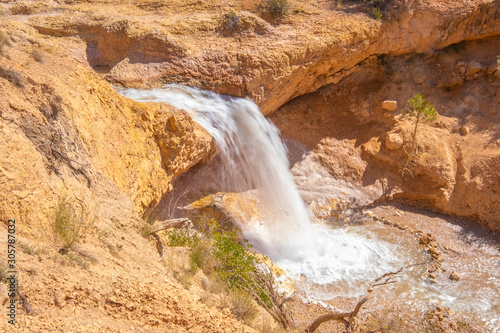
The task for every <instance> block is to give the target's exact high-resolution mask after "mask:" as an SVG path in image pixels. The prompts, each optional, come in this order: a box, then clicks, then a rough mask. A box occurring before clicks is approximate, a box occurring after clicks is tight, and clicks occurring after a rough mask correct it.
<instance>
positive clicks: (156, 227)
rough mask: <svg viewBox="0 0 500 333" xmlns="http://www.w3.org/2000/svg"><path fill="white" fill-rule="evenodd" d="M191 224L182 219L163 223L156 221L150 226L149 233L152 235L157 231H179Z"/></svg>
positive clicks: (187, 220)
mask: <svg viewBox="0 0 500 333" xmlns="http://www.w3.org/2000/svg"><path fill="white" fill-rule="evenodd" d="M190 223H191V220H190V219H188V218H186V217H183V218H180V219H171V220H164V221H156V222H155V223H154V224H153V225H152V226H151V229H150V230H149V232H150V233H152V234H154V233H157V232H158V231H162V230H167V229H172V228H175V229H180V228H185V227H187V226H188V225H189V224H190Z"/></svg>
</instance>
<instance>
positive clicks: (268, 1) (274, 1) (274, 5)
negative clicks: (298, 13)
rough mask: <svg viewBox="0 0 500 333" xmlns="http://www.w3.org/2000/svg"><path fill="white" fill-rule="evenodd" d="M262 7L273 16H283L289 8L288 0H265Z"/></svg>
mask: <svg viewBox="0 0 500 333" xmlns="http://www.w3.org/2000/svg"><path fill="white" fill-rule="evenodd" d="M264 9H265V10H266V11H267V12H269V13H270V14H271V15H273V16H283V15H285V14H286V13H287V12H288V10H289V9H290V5H289V3H288V0H265V1H264Z"/></svg>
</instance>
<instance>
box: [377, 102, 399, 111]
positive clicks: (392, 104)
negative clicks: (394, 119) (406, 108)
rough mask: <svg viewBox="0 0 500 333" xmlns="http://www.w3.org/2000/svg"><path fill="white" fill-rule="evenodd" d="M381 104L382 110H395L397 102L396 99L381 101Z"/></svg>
mask: <svg viewBox="0 0 500 333" xmlns="http://www.w3.org/2000/svg"><path fill="white" fill-rule="evenodd" d="M381 106H382V109H384V110H387V111H395V110H396V109H397V108H398V102H396V101H383V102H382V104H381Z"/></svg>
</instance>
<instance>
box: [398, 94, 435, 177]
mask: <svg viewBox="0 0 500 333" xmlns="http://www.w3.org/2000/svg"><path fill="white" fill-rule="evenodd" d="M402 112H403V114H405V115H407V116H410V117H412V118H415V127H414V129H413V136H412V143H411V151H410V153H409V154H408V160H407V161H406V164H405V166H404V167H403V170H402V171H401V176H402V177H404V175H405V171H408V172H410V174H411V171H410V170H409V169H408V166H409V165H410V163H411V161H412V160H413V157H414V155H415V153H416V151H417V128H418V124H419V123H420V121H430V122H433V121H435V120H436V119H437V116H438V113H437V111H436V108H435V107H434V105H432V104H431V103H429V102H428V101H427V100H426V98H425V97H424V96H422V95H420V94H415V95H414V96H413V97H412V98H410V99H409V100H408V108H406V109H403V110H402Z"/></svg>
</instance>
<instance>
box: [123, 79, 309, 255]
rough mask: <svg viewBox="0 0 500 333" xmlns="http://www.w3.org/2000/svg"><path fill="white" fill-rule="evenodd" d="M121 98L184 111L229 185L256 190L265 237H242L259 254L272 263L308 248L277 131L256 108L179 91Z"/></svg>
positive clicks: (305, 219) (302, 210)
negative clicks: (211, 144) (201, 131)
mask: <svg viewBox="0 0 500 333" xmlns="http://www.w3.org/2000/svg"><path fill="white" fill-rule="evenodd" d="M122 94H123V95H125V96H127V97H130V98H133V99H137V100H141V101H161V102H167V103H168V104H170V105H173V106H175V107H177V108H180V109H184V110H186V111H188V112H189V113H190V114H191V116H193V118H194V120H195V121H196V122H198V123H199V124H200V125H201V126H203V127H204V128H205V129H206V130H207V131H208V132H209V133H210V134H211V135H212V137H213V138H214V140H215V142H216V146H217V148H218V150H219V154H221V155H222V160H223V162H224V167H225V170H224V171H225V173H226V176H227V178H228V181H230V182H231V183H232V184H233V185H234V186H235V187H236V188H237V189H239V190H243V189H247V188H256V189H257V190H258V193H259V196H260V203H261V207H260V211H261V214H262V216H263V219H264V220H265V221H266V223H265V226H266V229H267V230H265V231H264V232H265V233H266V234H265V235H262V234H261V235H259V236H257V235H255V234H252V231H251V230H248V229H246V230H244V232H245V236H246V237H247V238H249V239H250V240H251V241H253V242H254V244H255V245H256V247H257V248H258V249H259V250H260V251H262V252H264V253H267V254H269V255H270V256H271V257H272V258H276V259H278V258H285V257H286V258H293V257H296V256H299V255H300V249H301V248H307V247H309V246H310V243H311V242H312V237H311V235H312V229H311V224H310V222H309V216H308V212H307V209H306V206H305V204H304V202H303V200H302V199H301V197H300V195H299V193H298V191H297V189H296V186H295V183H294V181H293V179H292V176H291V174H290V172H289V171H288V160H287V157H286V151H285V148H284V146H283V144H282V143H281V140H280V138H279V133H278V130H277V128H276V127H275V126H274V125H272V123H270V122H269V121H268V120H266V119H265V118H264V116H262V114H261V112H260V110H259V108H258V107H257V105H255V104H254V103H253V102H251V101H249V100H245V99H242V98H231V97H227V96H221V95H217V94H215V93H211V92H207V91H201V90H198V89H194V88H189V87H184V86H178V85H170V86H166V87H165V88H163V89H155V90H150V91H139V90H133V89H125V90H123V91H122ZM262 231H263V230H261V232H262Z"/></svg>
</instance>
